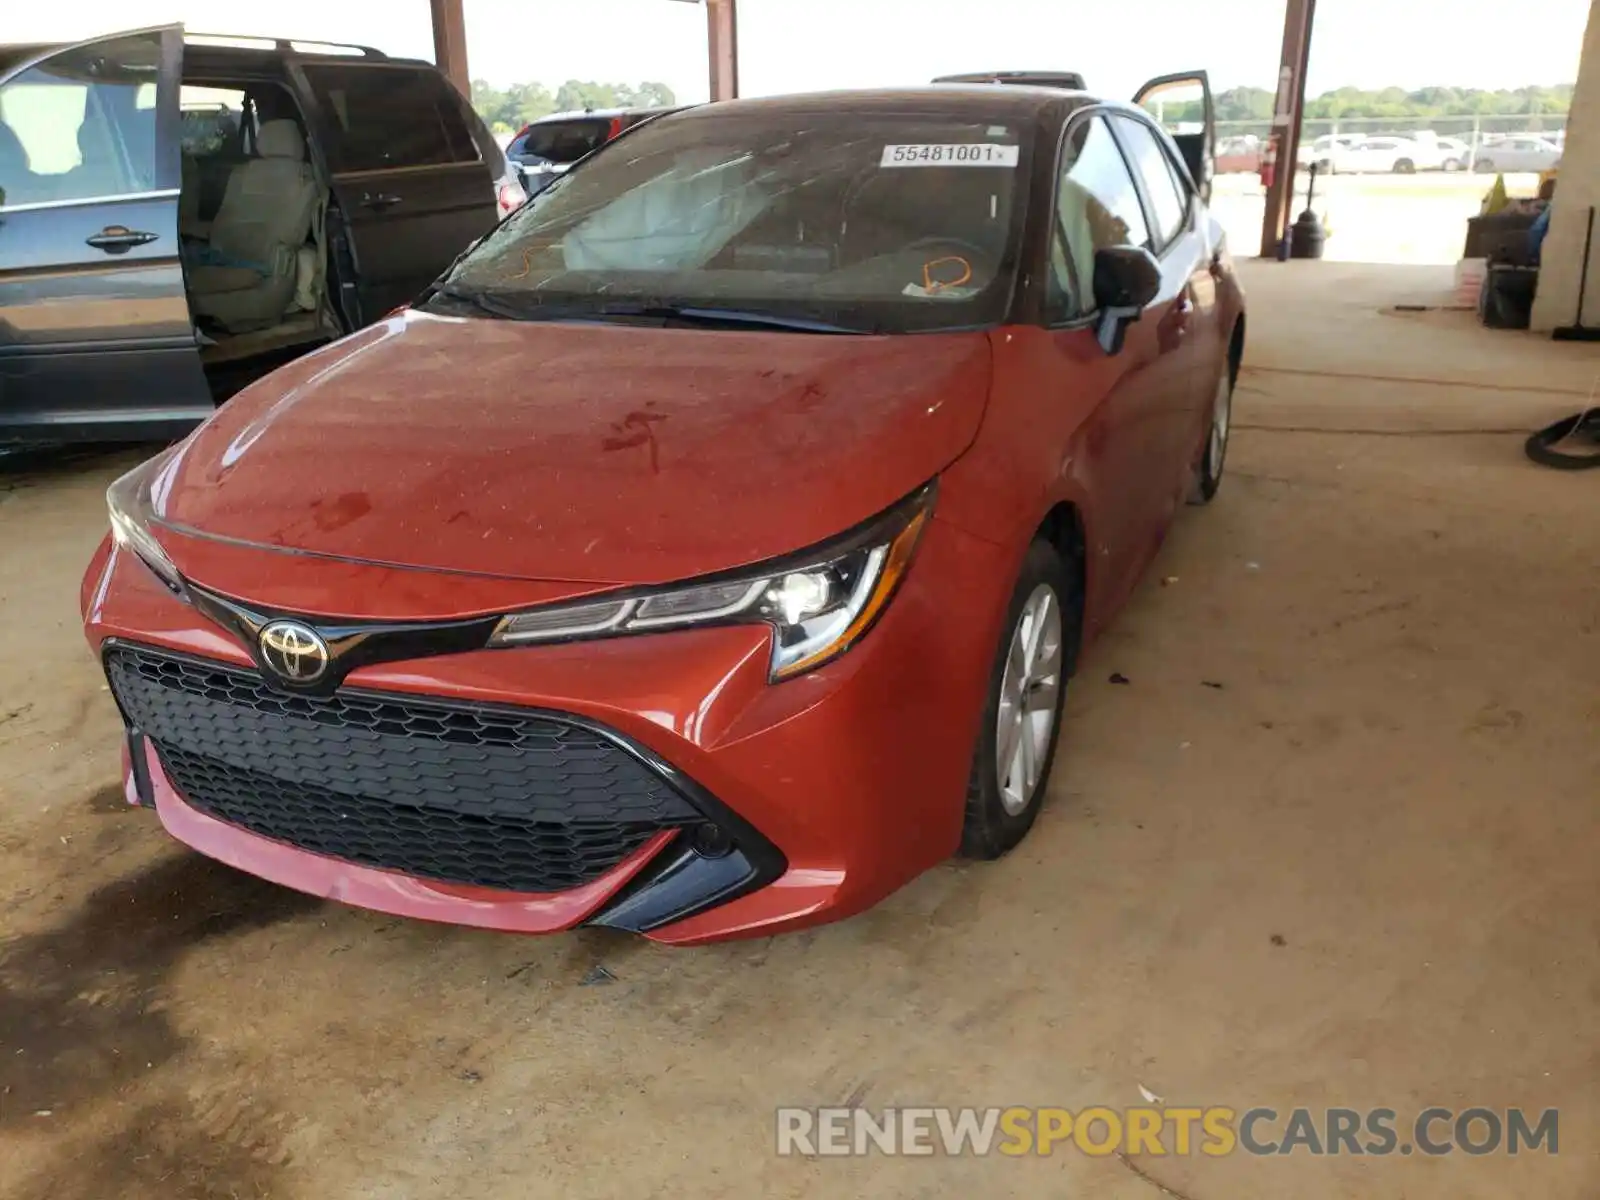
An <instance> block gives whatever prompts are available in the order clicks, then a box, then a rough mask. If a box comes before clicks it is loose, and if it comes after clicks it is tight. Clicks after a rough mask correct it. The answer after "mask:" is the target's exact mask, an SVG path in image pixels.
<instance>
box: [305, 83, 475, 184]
mask: <svg viewBox="0 0 1600 1200" xmlns="http://www.w3.org/2000/svg"><path fill="white" fill-rule="evenodd" d="M305 73H306V79H307V80H308V81H309V82H310V84H311V91H312V93H313V94H314V95H315V96H316V98H317V105H318V107H320V108H321V109H322V120H323V127H324V128H325V129H326V131H327V142H326V144H325V145H324V147H323V152H324V153H325V154H326V155H327V158H328V167H329V169H330V170H332V171H334V172H342V171H385V170H394V169H397V168H400V167H430V166H443V165H447V164H449V163H465V162H477V161H478V158H479V154H478V147H477V143H476V142H474V141H473V140H472V131H471V130H470V129H468V128H467V122H466V118H465V117H463V116H462V114H461V100H460V98H459V97H458V96H457V95H456V93H455V91H454V90H453V89H452V88H451V87H450V85H449V84H448V83H446V82H445V80H444V77H443V76H442V75H440V74H438V73H437V72H435V71H428V70H419V69H416V68H413V67H353V66H346V65H339V66H308V67H306V68H305Z"/></svg>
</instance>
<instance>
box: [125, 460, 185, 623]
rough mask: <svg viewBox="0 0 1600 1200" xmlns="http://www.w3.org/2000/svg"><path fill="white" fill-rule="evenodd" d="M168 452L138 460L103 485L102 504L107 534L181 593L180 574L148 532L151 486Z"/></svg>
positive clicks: (176, 593) (174, 591)
mask: <svg viewBox="0 0 1600 1200" xmlns="http://www.w3.org/2000/svg"><path fill="white" fill-rule="evenodd" d="M168 458H169V455H162V456H160V457H158V458H154V459H151V460H150V461H149V462H145V463H140V464H139V465H138V466H137V467H135V468H134V469H133V470H131V471H129V472H128V473H127V474H126V475H124V476H123V477H122V478H121V479H118V480H117V481H116V482H115V483H113V484H112V485H111V486H110V487H109V488H107V489H106V508H107V509H108V510H109V511H110V514H111V537H112V539H113V540H114V541H115V542H116V543H117V545H119V546H121V547H122V548H123V549H125V550H128V551H131V552H132V553H134V554H136V555H138V557H139V560H140V561H141V562H143V563H144V565H145V566H147V567H149V568H150V570H151V571H152V572H154V574H155V576H156V578H157V579H159V580H161V582H162V583H164V584H166V585H167V588H168V589H169V590H170V591H172V592H173V593H174V594H175V595H179V596H181V595H183V576H181V575H180V574H179V573H178V568H177V566H176V564H174V563H173V561H172V559H170V558H169V557H167V552H166V551H165V550H163V549H162V548H161V543H160V542H158V541H156V539H155V537H154V536H153V535H152V534H151V533H150V521H151V519H152V517H153V516H154V515H155V510H154V507H153V505H152V502H151V488H152V486H153V484H154V483H155V480H156V478H157V477H158V475H159V474H160V471H161V468H162V466H164V465H165V463H166V462H167V460H168Z"/></svg>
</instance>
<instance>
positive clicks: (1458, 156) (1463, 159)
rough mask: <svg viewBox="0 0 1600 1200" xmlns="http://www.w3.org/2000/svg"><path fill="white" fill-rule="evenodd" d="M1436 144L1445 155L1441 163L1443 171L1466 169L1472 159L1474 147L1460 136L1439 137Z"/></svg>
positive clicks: (1440, 166) (1440, 167)
mask: <svg viewBox="0 0 1600 1200" xmlns="http://www.w3.org/2000/svg"><path fill="white" fill-rule="evenodd" d="M1434 144H1435V145H1436V146H1438V148H1439V153H1440V154H1442V155H1443V156H1444V158H1443V160H1442V161H1441V162H1440V163H1439V169H1440V170H1441V171H1465V170H1466V169H1467V164H1468V163H1470V162H1471V161H1472V147H1471V146H1469V145H1467V143H1465V142H1463V141H1462V140H1461V139H1460V138H1449V137H1444V138H1439V139H1437V141H1435V143H1434Z"/></svg>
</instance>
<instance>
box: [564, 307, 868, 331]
mask: <svg viewBox="0 0 1600 1200" xmlns="http://www.w3.org/2000/svg"><path fill="white" fill-rule="evenodd" d="M595 315H596V316H599V317H644V318H647V319H650V318H655V319H659V320H663V321H689V322H692V323H694V324H696V325H734V326H740V325H747V326H752V327H755V328H760V329H789V330H794V331H796V332H799V333H870V332H872V331H871V330H864V329H851V328H848V327H846V326H844V325H835V324H833V323H832V322H830V321H818V320H814V319H812V318H810V317H791V316H786V315H784V314H782V313H770V312H759V311H756V310H754V309H738V308H716V307H708V306H706V305H700V304H626V303H623V304H606V305H603V306H601V307H600V308H598V309H596V310H595Z"/></svg>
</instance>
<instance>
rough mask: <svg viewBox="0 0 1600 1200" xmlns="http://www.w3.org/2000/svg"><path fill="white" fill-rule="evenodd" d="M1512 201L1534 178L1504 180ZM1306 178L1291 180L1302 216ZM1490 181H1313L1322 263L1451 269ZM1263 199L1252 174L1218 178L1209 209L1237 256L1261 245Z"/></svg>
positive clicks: (1436, 175) (1463, 175)
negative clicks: (1323, 247) (1321, 237)
mask: <svg viewBox="0 0 1600 1200" xmlns="http://www.w3.org/2000/svg"><path fill="white" fill-rule="evenodd" d="M1505 180H1506V190H1507V191H1508V192H1509V193H1510V194H1511V195H1513V196H1532V195H1533V194H1534V193H1535V192H1536V191H1537V190H1538V183H1539V180H1538V176H1536V175H1516V174H1513V175H1507V176H1506V177H1505ZM1307 182H1308V176H1307V174H1306V173H1305V172H1302V173H1301V174H1300V175H1299V177H1298V179H1297V181H1296V185H1295V186H1296V191H1295V202H1294V204H1293V205H1292V206H1291V211H1292V212H1293V214H1294V215H1296V216H1298V215H1299V214H1300V213H1301V212H1302V211H1303V210H1304V209H1305V206H1306V204H1305V200H1306V184H1307ZM1493 184H1494V176H1492V175H1477V174H1470V173H1467V172H1451V173H1449V174H1446V173H1444V172H1442V171H1428V172H1423V173H1419V174H1416V175H1333V176H1329V177H1326V178H1321V177H1319V178H1318V179H1317V185H1316V196H1315V199H1314V202H1313V205H1312V207H1313V208H1314V209H1315V211H1316V213H1317V215H1318V216H1319V217H1320V218H1321V219H1322V222H1323V224H1324V226H1325V228H1326V231H1327V234H1328V240H1327V244H1326V253H1325V257H1326V258H1328V259H1330V260H1332V261H1334V262H1365V263H1415V264H1424V263H1429V264H1445V263H1454V262H1455V261H1456V260H1457V259H1459V258H1460V257H1461V250H1462V231H1463V230H1464V229H1465V228H1466V222H1467V218H1468V217H1473V216H1476V215H1477V214H1478V211H1479V206H1480V205H1481V204H1482V201H1483V196H1484V193H1485V192H1487V191H1488V190H1489V189H1490V187H1492V186H1493ZM1264 202H1265V193H1264V192H1263V191H1262V189H1261V183H1260V180H1259V179H1257V178H1256V176H1254V175H1221V176H1218V178H1217V182H1216V195H1215V197H1214V200H1213V204H1212V208H1213V210H1214V211H1215V212H1216V214H1217V218H1218V219H1219V220H1220V221H1222V223H1223V225H1224V226H1225V227H1226V228H1227V230H1228V238H1229V240H1230V241H1231V242H1232V243H1233V245H1234V246H1235V247H1243V250H1242V251H1239V250H1236V251H1235V252H1236V253H1239V252H1242V253H1245V254H1254V253H1255V252H1256V250H1257V248H1258V247H1259V246H1260V244H1261V210H1262V207H1263V204H1264Z"/></svg>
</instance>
